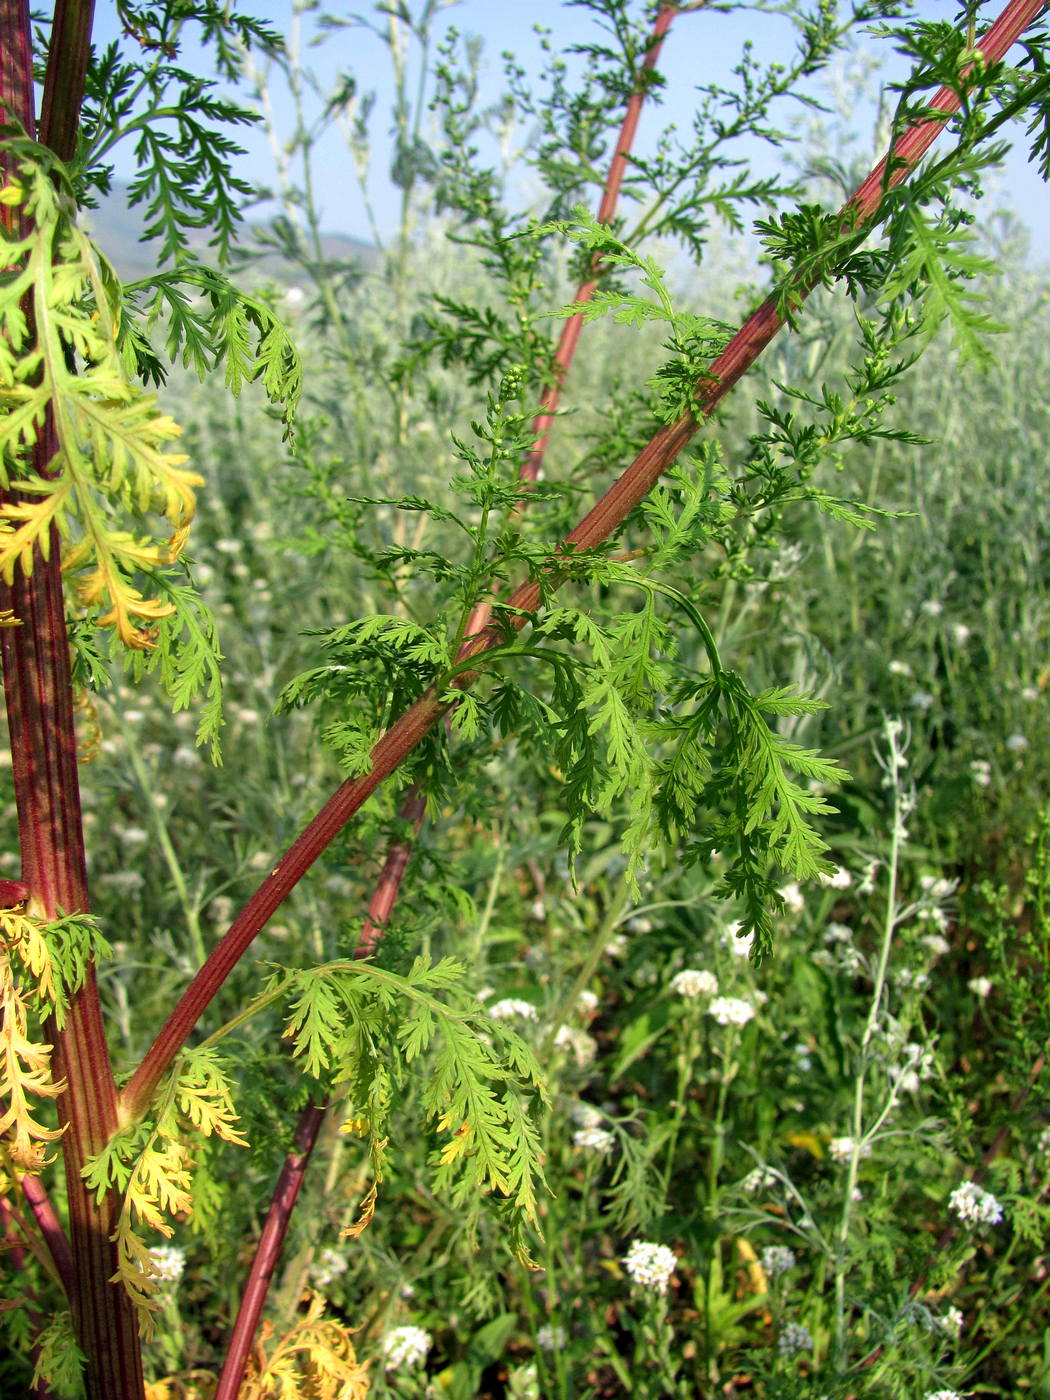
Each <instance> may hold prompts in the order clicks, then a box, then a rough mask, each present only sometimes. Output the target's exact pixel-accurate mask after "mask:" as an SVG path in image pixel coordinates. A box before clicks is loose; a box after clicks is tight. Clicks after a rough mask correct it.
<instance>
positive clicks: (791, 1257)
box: [758, 1244, 796, 1278]
mask: <svg viewBox="0 0 1050 1400" xmlns="http://www.w3.org/2000/svg"><path fill="white" fill-rule="evenodd" d="M758 1258H759V1263H760V1264H761V1265H762V1268H763V1269H764V1270H765V1272H766V1273H767V1274H768V1275H769V1277H770V1278H778V1277H779V1276H780V1275H781V1274H786V1273H787V1272H788V1270H789V1269H793V1268H794V1267H795V1263H796V1260H795V1251H794V1250H793V1249H788V1247H787V1245H786V1244H770V1245H767V1246H766V1248H765V1249H764V1250H763V1251H762V1253H761V1254H760V1255H759V1256H758Z"/></svg>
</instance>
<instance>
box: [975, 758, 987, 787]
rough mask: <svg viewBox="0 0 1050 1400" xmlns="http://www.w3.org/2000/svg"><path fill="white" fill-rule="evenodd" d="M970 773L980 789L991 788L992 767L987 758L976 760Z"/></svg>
mask: <svg viewBox="0 0 1050 1400" xmlns="http://www.w3.org/2000/svg"><path fill="white" fill-rule="evenodd" d="M970 772H971V774H972V775H973V780H974V782H975V783H976V784H977V786H978V787H983V788H986V787H991V785H992V765H991V764H990V763H989V762H988V760H987V759H986V758H975V759H974V760H973V762H972V763H971V764H970Z"/></svg>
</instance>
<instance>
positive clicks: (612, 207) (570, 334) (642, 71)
mask: <svg viewBox="0 0 1050 1400" xmlns="http://www.w3.org/2000/svg"><path fill="white" fill-rule="evenodd" d="M677 11H678V6H677V5H661V6H660V9H659V11H658V13H657V16H656V19H655V20H654V21H653V30H652V36H651V38H650V40H649V47H648V49H647V50H646V53H645V57H644V58H643V59H642V64H641V67H640V68H639V70H638V73H637V76H636V79H635V85H634V91H633V92H632V93H631V96H630V100H629V101H628V103H627V110H626V112H625V113H624V118H623V125H622V126H621V127H620V134H619V136H618V137H617V138H616V145H615V147H614V148H613V157H612V162H611V164H610V166H609V173H608V175H607V176H606V179H605V188H604V190H603V191H602V199H601V204H600V205H599V206H598V222H599V223H600V224H611V223H612V221H613V217H614V215H615V213H616V205H617V203H618V201H619V198H620V190H621V188H622V186H623V177H624V174H625V173H626V170H627V162H628V159H629V158H630V153H631V148H632V146H633V145H634V138H635V134H636V132H637V130H638V120H639V118H640V117H641V114H642V103H643V102H644V101H645V95H646V93H647V91H648V90H649V81H648V79H649V74H650V73H651V72H652V71H653V69H654V68H655V67H656V62H657V59H658V58H659V57H660V50H661V48H663V42H664V37H665V35H666V34H667V31H668V30H669V29H670V27H671V21H672V20H673V19H674V17H675V14H676V13H677ZM600 271H601V261H600V259H597V260H595V262H594V263H593V264H592V266H591V273H590V276H589V277H588V278H587V279H586V280H584V281H583V282H581V283H580V285H579V286H578V287H577V289H576V295H575V296H574V297H573V302H574V303H575V304H576V305H578V306H579V307H580V308H581V309H580V310H579V311H578V312H576V314H575V315H574V316H570V317H568V318H567V319H566V320H565V321H564V322H563V323H562V328H561V335H560V336H559V339H558V349H557V351H556V352H555V355H554V382H553V384H551V386H550V388H549V389H547V390H546V391H545V392H544V394H543V397H542V398H541V400H540V408H539V412H538V413H537V414H536V418H535V421H534V422H533V425H532V427H533V432H534V433H535V434H536V439H535V441H534V443H533V445H532V449H531V451H530V452H529V455H528V456H527V457H526V458H525V461H524V462H523V463H522V467H521V471H520V473H519V475H520V477H521V480H522V481H536V480H537V478H538V477H539V474H540V469H541V468H542V466H543V458H544V456H545V455H546V452H547V443H548V441H549V438H550V430H551V427H552V425H553V423H554V418H555V414H556V413H557V411H558V403H559V401H560V400H561V391H562V386H563V384H564V383H565V377H566V375H567V374H568V372H569V366H570V365H571V364H572V361H573V357H574V356H575V354H576V346H577V344H578V342H579V339H580V332H581V331H582V330H583V310H582V308H583V306H584V304H585V303H586V302H588V301H590V299H591V297H592V296H593V295H594V292H595V289H596V288H597V286H598V280H599V273H600Z"/></svg>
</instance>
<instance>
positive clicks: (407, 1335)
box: [380, 1326, 434, 1371]
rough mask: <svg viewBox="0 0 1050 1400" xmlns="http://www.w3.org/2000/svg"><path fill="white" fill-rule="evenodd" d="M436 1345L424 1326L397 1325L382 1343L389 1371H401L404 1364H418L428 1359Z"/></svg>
mask: <svg viewBox="0 0 1050 1400" xmlns="http://www.w3.org/2000/svg"><path fill="white" fill-rule="evenodd" d="M433 1345H434V1339H433V1337H431V1335H430V1333H429V1332H426V1331H424V1330H423V1328H422V1327H412V1326H409V1327H395V1328H394V1330H393V1331H392V1332H388V1333H387V1334H386V1336H385V1337H384V1338H383V1340H382V1342H381V1343H380V1347H381V1349H382V1352H383V1358H384V1360H385V1362H386V1369H387V1370H388V1371H399V1370H400V1369H401V1367H402V1366H418V1365H419V1364H420V1363H421V1362H423V1361H425V1360H426V1356H427V1352H428V1351H429V1350H430V1348H431V1347H432V1346H433Z"/></svg>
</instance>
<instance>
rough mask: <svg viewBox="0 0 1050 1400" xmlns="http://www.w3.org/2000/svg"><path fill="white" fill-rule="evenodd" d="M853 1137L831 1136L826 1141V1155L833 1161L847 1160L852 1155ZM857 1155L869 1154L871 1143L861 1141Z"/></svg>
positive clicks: (866, 1155) (868, 1155)
mask: <svg viewBox="0 0 1050 1400" xmlns="http://www.w3.org/2000/svg"><path fill="white" fill-rule="evenodd" d="M853 1143H854V1139H853V1138H851V1137H836V1138H832V1139H831V1141H830V1142H829V1143H828V1156H829V1157H830V1158H831V1160H832V1161H833V1162H848V1161H849V1160H850V1158H851V1157H852V1156H853ZM857 1156H858V1157H870V1156H871V1143H870V1142H862V1143H861V1144H860V1146H859V1150H858V1153H857Z"/></svg>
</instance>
